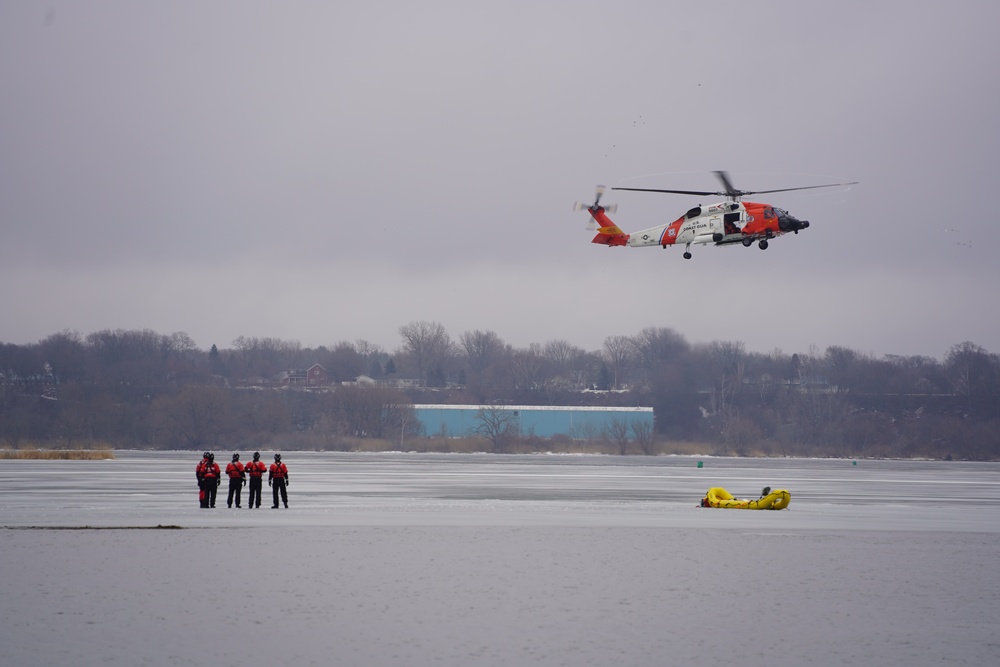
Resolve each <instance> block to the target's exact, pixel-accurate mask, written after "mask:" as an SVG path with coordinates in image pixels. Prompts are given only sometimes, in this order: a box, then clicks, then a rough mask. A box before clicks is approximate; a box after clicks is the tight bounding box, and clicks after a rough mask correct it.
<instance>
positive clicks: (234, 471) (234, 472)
mask: <svg viewBox="0 0 1000 667" xmlns="http://www.w3.org/2000/svg"><path fill="white" fill-rule="evenodd" d="M226 474H227V475H229V479H238V478H240V477H243V466H242V465H241V464H240V463H238V462H236V461H233V462H232V463H230V464H229V465H227V466H226Z"/></svg>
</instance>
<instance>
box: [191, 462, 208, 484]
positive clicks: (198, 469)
mask: <svg viewBox="0 0 1000 667" xmlns="http://www.w3.org/2000/svg"><path fill="white" fill-rule="evenodd" d="M207 465H208V459H202V460H201V461H198V465H197V466H195V469H194V476H195V477H197V478H198V479H201V478H202V477H203V476H204V475H205V466H207Z"/></svg>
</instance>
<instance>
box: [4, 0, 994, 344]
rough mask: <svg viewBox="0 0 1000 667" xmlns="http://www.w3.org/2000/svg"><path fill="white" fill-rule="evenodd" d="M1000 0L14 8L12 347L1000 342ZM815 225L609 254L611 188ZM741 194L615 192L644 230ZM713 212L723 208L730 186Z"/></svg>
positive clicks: (8, 154)
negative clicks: (434, 334)
mask: <svg viewBox="0 0 1000 667" xmlns="http://www.w3.org/2000/svg"><path fill="white" fill-rule="evenodd" d="M998 25H1000V3H996V2H993V1H992V0H982V1H962V0H957V1H952V2H936V1H935V2H919V1H918V2H914V1H906V2H904V1H900V2H879V1H877V0H875V1H873V0H863V1H859V2H855V1H853V0H842V1H840V2H835V3H834V2H825V3H812V2H801V1H798V0H789V1H787V2H745V1H743V0H733V1H716V2H703V1H702V2H663V1H656V2H653V1H649V2H629V1H627V0H626V1H621V2H616V3H609V2H569V1H566V2H545V1H544V0H543V1H539V0H531V1H527V2H520V1H518V0H513V1H511V0H508V1H505V2H490V3H485V2H482V3H480V2H468V1H467V0H456V1H446V2H442V1H437V0H426V1H424V2H419V3H414V2H377V1H372V0H360V1H357V2H351V1H341V2H328V1H322V2H297V1H288V2H252V1H246V0H240V1H238V2H210V3H206V2H158V3H134V2H107V1H102V0H96V1H92V2H87V3H77V2H15V1H11V2H3V3H2V4H0V90H2V95H3V100H2V104H0V280H2V282H3V290H2V291H0V341H3V342H9V343H33V342H36V341H38V340H39V339H41V338H44V337H45V336H48V335H50V334H52V333H56V332H58V331H61V330H63V329H71V330H77V331H80V332H81V333H83V334H88V333H91V332H93V331H98V330H102V329H108V328H111V329H116V328H126V329H139V328H150V329H154V330H156V331H158V332H160V333H164V334H168V333H173V332H176V331H184V332H187V333H188V334H190V335H191V336H192V338H193V339H194V340H195V342H196V343H197V344H198V345H199V346H200V347H202V348H205V349H207V348H208V347H210V346H211V345H212V344H213V343H214V344H217V345H219V346H220V347H228V346H229V345H230V344H231V342H232V341H233V339H234V338H236V337H237V336H241V335H242V336H273V337H278V338H283V339H286V340H298V341H301V343H302V344H303V345H305V346H317V345H331V344H334V343H336V342H338V341H342V340H348V341H353V340H356V339H359V338H363V339H366V340H369V341H372V342H375V343H378V344H380V345H382V346H384V347H385V348H387V349H388V350H392V349H395V348H396V347H398V345H399V343H400V337H399V334H398V329H399V327H400V325H403V324H406V323H408V322H411V321H413V320H429V321H433V322H440V323H442V324H443V325H444V326H445V327H446V329H447V330H448V332H449V333H450V334H451V335H452V336H453V337H455V338H457V337H458V336H459V335H461V334H462V333H463V332H465V331H471V330H475V329H482V330H487V329H488V330H493V331H495V332H496V333H498V334H499V335H500V336H501V337H502V338H504V339H505V340H506V341H507V342H509V343H512V344H513V345H515V346H519V347H520V346H525V345H528V344H529V343H532V342H538V343H544V342H546V341H549V340H553V339H565V340H568V341H569V342H571V343H573V344H575V345H579V346H581V347H584V348H586V349H595V350H596V349H598V348H599V347H600V346H601V343H602V341H603V340H604V338H605V337H607V336H609V335H616V334H626V335H634V334H636V333H638V332H639V331H640V330H641V329H642V328H644V327H647V326H657V327H671V328H673V329H675V330H677V331H678V332H679V333H681V334H683V335H684V336H685V337H686V338H687V339H688V340H689V341H690V342H692V343H700V342H710V341H712V340H729V341H743V342H744V343H745V344H746V346H747V349H748V350H751V351H758V352H767V351H770V350H773V349H775V348H780V349H781V350H783V351H784V352H786V353H792V352H807V351H809V349H810V348H811V347H812V346H815V347H816V348H817V349H818V350H819V351H823V350H824V349H825V348H826V347H827V346H829V345H842V346H847V347H851V348H854V349H856V350H859V351H861V352H868V353H872V354H875V355H876V356H881V355H884V354H907V355H909V354H922V355H928V356H933V357H937V358H942V357H943V356H944V355H945V354H946V353H947V351H948V348H949V347H950V346H951V345H953V344H955V343H959V342H962V341H966V340H971V341H973V342H975V343H978V344H980V345H982V346H984V347H986V348H987V349H988V350H990V351H991V352H1000V308H998V297H997V294H996V288H997V286H998V285H1000V263H998V262H997V261H996V259H995V255H996V253H997V251H998V247H1000V245H998V242H1000V231H998V226H1000V222H998V220H997V219H996V214H995V213H994V212H993V211H992V209H991V199H990V195H991V193H993V192H994V191H996V190H997V189H998V187H1000V169H998V167H997V160H998V157H997V156H998V155H1000V132H998V129H997V119H998V118H1000V104H998V96H1000V92H998V91H1000V87H998V86H997V83H996V73H995V71H996V68H997V66H998V65H1000V42H998V40H997V39H996V34H995V33H996V28H997V26H998ZM713 169H725V170H728V171H729V172H730V175H731V177H732V179H733V181H734V183H735V185H736V186H737V187H740V188H743V189H746V190H763V189H773V188H781V187H792V186H799V185H809V184H813V183H825V182H830V181H841V180H857V181H860V182H861V183H860V185H858V186H854V187H853V188H850V189H846V188H844V189H833V190H825V191H824V190H820V191H816V192H805V193H784V194H773V195H759V196H756V197H750V198H749V199H750V200H753V201H767V202H770V203H773V204H775V205H778V206H781V207H783V208H786V209H788V210H789V211H790V212H791V213H793V214H794V215H796V216H797V217H800V218H803V219H808V220H810V221H811V222H812V226H811V227H810V228H809V229H808V230H805V231H804V232H802V233H801V234H799V235H798V236H786V237H783V238H781V239H778V240H777V241H775V242H773V243H772V244H771V247H770V248H769V249H768V250H767V251H766V252H761V251H760V250H758V249H757V248H756V246H754V247H752V248H749V249H746V248H743V247H728V248H711V247H701V246H699V247H696V248H695V249H694V259H692V260H691V261H684V260H683V259H682V258H681V250H680V249H668V250H661V249H658V248H652V249H639V248H610V249H609V248H604V247H600V246H596V245H591V244H590V238H591V237H592V235H593V232H592V231H588V229H587V221H588V216H587V214H586V213H585V212H574V211H573V210H572V206H573V203H574V202H575V201H578V200H580V201H586V200H589V199H592V197H593V191H594V186H595V185H596V184H598V183H604V184H607V185H608V186H614V185H629V186H633V187H661V188H684V189H715V188H716V187H718V184H717V182H716V181H715V179H714V177H713V176H712V174H711V170H713ZM714 199H716V198H713V197H705V198H692V197H685V196H679V195H654V194H646V193H630V192H613V193H609V194H608V195H607V196H606V199H605V202H606V203H617V204H619V209H618V211H617V213H616V214H615V215H613V216H612V217H613V219H614V220H615V221H616V222H617V223H618V224H619V225H620V226H621V227H622V228H623V229H625V230H626V231H635V230H638V229H642V228H645V227H649V226H652V225H653V224H658V223H661V222H666V221H669V220H673V219H675V218H676V217H677V216H678V215H680V213H682V212H683V211H684V210H686V209H687V208H690V207H691V206H694V205H695V204H697V203H709V202H710V201H712V200H714ZM700 200H703V201H700Z"/></svg>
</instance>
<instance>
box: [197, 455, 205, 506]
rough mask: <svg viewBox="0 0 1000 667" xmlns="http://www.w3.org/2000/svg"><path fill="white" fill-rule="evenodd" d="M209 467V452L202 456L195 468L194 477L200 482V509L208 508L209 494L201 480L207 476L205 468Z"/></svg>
mask: <svg viewBox="0 0 1000 667" xmlns="http://www.w3.org/2000/svg"><path fill="white" fill-rule="evenodd" d="M206 465H208V452H205V453H204V454H202V455H201V461H198V465H197V466H195V469H194V476H195V479H197V480H198V505H199V506H200V507H208V505H207V504H206V503H205V499H206V498H207V497H208V494H206V493H205V487H204V486H203V485H202V483H201V478H202V476H203V475H204V474H205V466H206Z"/></svg>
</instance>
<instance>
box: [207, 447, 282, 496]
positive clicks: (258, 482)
mask: <svg viewBox="0 0 1000 667" xmlns="http://www.w3.org/2000/svg"><path fill="white" fill-rule="evenodd" d="M265 472H266V473H267V485H268V486H270V487H271V493H272V495H273V496H274V504H273V505H271V509H278V496H279V495H280V496H281V502H282V503H284V505H285V509H288V467H287V466H285V464H284V463H282V462H281V454H275V455H274V463H272V464H271V467H270V468H268V467H267V464H266V463H264V462H263V461H261V460H260V452H254V453H253V461H251V462H249V463H247V464H246V465H245V466H244V465H243V464H241V463H240V455H239V454H233V460H232V462H230V463H229V465H227V466H226V476H227V477H229V498H228V499H227V500H226V504H227V505H228V506H229V507H232V506H233V500H234V499H235V500H236V507H242V505H240V493H241V491H242V490H243V485H244V484H246V483H247V479H248V478H249V481H250V502H249V503H247V508H251V507H260V492H261V487H262V486H263V479H264V473H265ZM194 474H195V476H196V477H197V478H198V489H199V491H198V500H199V501H200V503H201V507H202V508H209V507H215V496H216V493H217V491H218V489H219V485H220V484H222V469H221V468H219V464H218V463H216V462H215V454H213V453H212V452H205V453H204V454H203V455H202V459H201V462H200V463H199V464H198V466H197V467H196V468H195V471H194ZM255 503H256V504H255Z"/></svg>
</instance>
